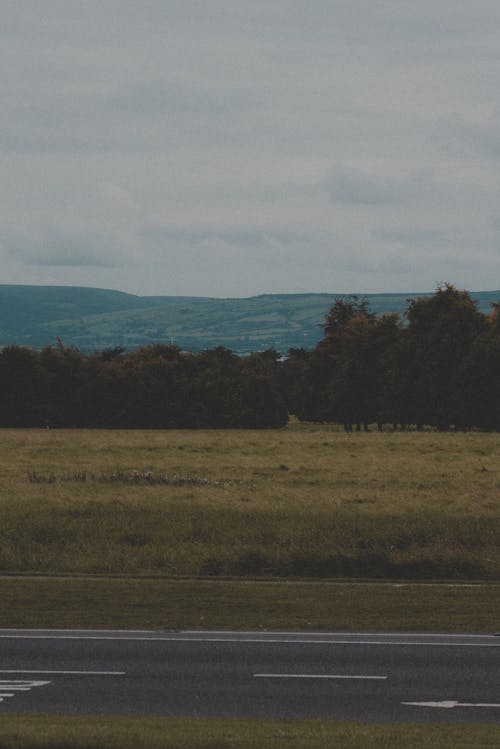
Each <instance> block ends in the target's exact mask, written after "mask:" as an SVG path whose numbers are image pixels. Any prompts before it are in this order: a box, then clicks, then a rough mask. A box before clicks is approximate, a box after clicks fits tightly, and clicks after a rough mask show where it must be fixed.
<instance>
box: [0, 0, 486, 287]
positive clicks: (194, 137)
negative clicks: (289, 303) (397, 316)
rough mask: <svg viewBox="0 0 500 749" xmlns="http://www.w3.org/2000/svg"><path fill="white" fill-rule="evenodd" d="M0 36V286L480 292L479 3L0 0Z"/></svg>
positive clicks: (482, 34)
mask: <svg viewBox="0 0 500 749" xmlns="http://www.w3.org/2000/svg"><path fill="white" fill-rule="evenodd" d="M0 37H1V42H2V44H1V46H0V49H1V52H0V94H1V96H2V123H1V127H0V168H1V169H2V175H3V180H2V182H1V183H0V253H1V254H2V259H3V271H4V274H3V281H4V282H9V281H15V282H20V281H23V280H24V281H25V282H36V281H37V280H39V282H47V278H50V279H52V281H51V282H54V283H79V284H81V283H86V284H89V285H95V286H112V287H113V286H114V287H119V288H123V289H124V290H130V291H135V292H142V293H157V294H159V293H187V294H189V293H196V294H203V293H207V294H212V295H214V294H217V295H224V296H230V295H233V296H235V295H238V294H250V293H260V292H262V291H272V290H279V291H287V290H289V291H297V290H301V291H306V290H312V291H316V290H317V291H343V290H344V291H345V290H347V291H361V292H362V291H368V290H370V291H377V290H378V291H383V290H395V291H396V290H402V291H405V290H408V291H410V290H412V289H414V288H419V289H432V288H433V287H434V285H435V282H436V280H439V279H440V278H449V279H450V280H452V281H456V282H457V283H459V284H460V285H462V286H465V287H470V288H473V287H474V288H479V287H484V288H486V287H491V286H492V285H493V286H499V285H500V278H498V280H497V275H496V274H497V270H496V269H497V267H498V250H499V247H500V244H499V241H500V236H499V235H500V229H499V227H498V225H497V224H496V215H497V213H498V208H497V206H498V199H499V197H500V195H499V191H500V178H499V177H498V173H497V171H498V170H497V166H498V156H499V155H500V140H499V137H498V128H497V126H496V123H497V121H498V112H499V111H500V95H499V91H500V85H499V84H500V80H499V78H500V59H499V58H500V5H499V4H498V2H497V0H476V2H475V3H470V4H463V3H462V4H458V3H456V0H433V2H431V1H430V0H421V2H419V3H413V4H410V3H402V2H401V0H384V2H377V3H374V2H373V1H372V0H309V2H306V1H305V0H214V2H210V3H207V2H206V0H144V2H142V3H137V2H135V0H86V2H85V3H83V2H82V3H68V2H67V0H46V2H44V3H40V2H39V0H22V2H21V1H20V0H16V2H13V1H11V0H6V2H4V4H3V7H2V26H1V28H0ZM445 271H446V272H445Z"/></svg>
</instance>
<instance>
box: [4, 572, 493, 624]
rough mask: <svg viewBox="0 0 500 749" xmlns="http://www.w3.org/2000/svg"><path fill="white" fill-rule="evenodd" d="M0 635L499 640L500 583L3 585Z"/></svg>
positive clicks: (72, 581)
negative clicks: (203, 633) (245, 632)
mask: <svg viewBox="0 0 500 749" xmlns="http://www.w3.org/2000/svg"><path fill="white" fill-rule="evenodd" d="M0 600H1V601H2V606H1V607H0V627H46V628H51V627H55V628H59V627H63V628H64V627H68V628H79V627H88V628H91V627H95V628H111V627H118V628H124V629H127V628H130V629H143V628H150V629H250V630H257V629H268V630H309V631H314V630H337V631H339V630H340V631H342V630H344V631H356V630H358V631H359V630H365V631H377V630H378V631H382V630H384V631H400V632H401V631H407V632H408V631H410V632H411V631H420V632H422V631H423V632H425V631H432V632H435V631H442V632H457V633H458V632H486V633H488V632H495V631H498V630H499V622H500V584H491V583H490V584H487V585H481V584H474V585H471V584H465V585H463V584H458V585H456V584H452V585H449V584H442V583H441V584H415V583H404V584H401V583H397V584H391V583H374V582H371V583H325V582H322V583H310V582H286V581H275V582H265V581H236V580H227V581H222V580H161V579H159V580H155V579H147V578H142V579H136V578H130V577H121V578H112V579H110V578H74V577H68V578H32V577H27V578H23V577H21V578H20V577H15V578H5V577H4V578H0Z"/></svg>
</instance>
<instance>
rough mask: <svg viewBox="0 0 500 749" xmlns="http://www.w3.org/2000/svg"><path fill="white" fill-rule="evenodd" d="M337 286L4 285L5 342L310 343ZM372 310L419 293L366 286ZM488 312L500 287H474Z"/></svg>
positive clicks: (84, 345)
mask: <svg viewBox="0 0 500 749" xmlns="http://www.w3.org/2000/svg"><path fill="white" fill-rule="evenodd" d="M338 296H342V295H339V294H264V295H262V296H255V297H249V298H243V299H214V298H210V297H179V296H165V297H161V296H154V297H141V296H135V295H134V294H127V293H124V292H121V291H113V290H107V289H93V288H82V287H73V286H17V285H6V284H4V285H0V346H6V345H8V344H13V343H15V344H18V345H24V346H32V347H34V348H41V347H43V346H46V345H50V344H54V343H55V342H56V341H57V339H58V338H61V339H62V341H63V343H64V344H65V345H66V346H76V347H78V348H80V349H82V350H84V351H92V350H95V349H103V348H113V347H115V346H124V347H125V348H127V349H133V348H137V347H138V346H143V345H146V344H148V343H171V342H174V343H175V344H176V345H178V346H180V347H181V348H183V349H186V350H199V349H202V348H213V347H215V346H221V345H222V346H226V347H227V348H231V349H233V350H234V351H236V352H237V353H246V352H250V351H257V350H262V349H266V348H271V347H274V348H276V349H277V350H278V351H282V352H284V351H287V350H288V349H289V348H291V347H301V346H303V347H305V348H311V347H312V346H314V344H315V343H316V342H317V341H318V340H319V339H320V338H321V335H322V330H321V324H322V322H323V319H324V316H325V314H326V312H327V311H328V309H329V308H330V306H331V305H332V304H333V302H334V300H335V298H337V297H338ZM365 296H366V297H367V299H368V300H369V302H370V306H371V308H372V310H373V311H374V312H376V313H378V314H382V313H384V312H398V313H400V314H402V313H404V311H405V309H406V307H407V300H408V299H409V298H416V297H418V296H421V295H420V294H418V293H415V294H367V295H365ZM472 296H473V297H474V298H475V299H477V300H478V302H479V307H480V309H481V310H482V311H483V312H489V311H490V309H491V307H490V305H491V302H494V301H498V300H499V299H500V291H487V292H475V293H473V294H472Z"/></svg>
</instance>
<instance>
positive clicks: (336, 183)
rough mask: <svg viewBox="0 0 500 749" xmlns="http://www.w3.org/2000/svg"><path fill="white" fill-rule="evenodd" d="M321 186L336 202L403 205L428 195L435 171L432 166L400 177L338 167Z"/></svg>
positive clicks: (431, 187)
mask: <svg viewBox="0 0 500 749" xmlns="http://www.w3.org/2000/svg"><path fill="white" fill-rule="evenodd" d="M322 187H323V188H324V189H325V190H326V191H327V193H328V194H329V195H330V197H331V199H332V200H333V201H334V202H336V203H344V204H353V205H374V206H384V205H401V204H404V203H406V202H408V201H415V200H421V199H422V198H424V197H425V198H427V197H428V196H429V193H430V192H431V190H432V189H433V173H432V170H431V169H419V170H418V171H416V172H414V173H412V174H409V175H405V176H402V177H400V176H393V175H387V174H380V173H376V172H373V171H372V172H367V171H361V170H359V169H356V168H353V167H348V166H336V167H334V168H333V169H332V170H331V171H330V173H329V174H328V176H327V178H326V179H325V180H324V181H323V183H322Z"/></svg>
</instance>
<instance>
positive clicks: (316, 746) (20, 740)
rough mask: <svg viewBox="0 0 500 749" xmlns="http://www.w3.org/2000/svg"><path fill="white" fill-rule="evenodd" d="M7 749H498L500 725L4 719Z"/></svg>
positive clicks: (0, 731)
mask: <svg viewBox="0 0 500 749" xmlns="http://www.w3.org/2000/svg"><path fill="white" fill-rule="evenodd" d="M0 746H1V747H2V749H235V748H236V747H237V748H238V749H354V748H355V747H356V748H362V749H403V747H404V749H489V748H491V749H496V747H498V727H497V726H474V725H436V726H425V725H423V726H422V725H421V726H417V725H387V726H380V725H378V726H377V725H375V726H373V725H372V726H370V725H365V726H363V725H358V724H352V723H336V722H333V721H319V720H318V721H285V720H284V721H257V720H203V719H194V720H183V719H181V718H89V717H85V718H64V717H61V716H41V715H40V716H38V715H30V716H26V715H17V716H16V715H2V722H1V724H0Z"/></svg>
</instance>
